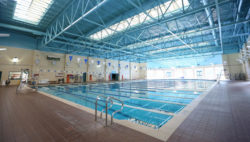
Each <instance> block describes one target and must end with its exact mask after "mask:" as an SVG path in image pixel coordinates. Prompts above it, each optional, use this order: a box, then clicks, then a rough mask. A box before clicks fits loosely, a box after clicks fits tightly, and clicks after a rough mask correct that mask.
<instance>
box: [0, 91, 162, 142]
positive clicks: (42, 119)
mask: <svg viewBox="0 0 250 142" xmlns="http://www.w3.org/2000/svg"><path fill="white" fill-rule="evenodd" d="M15 93H16V87H10V88H5V87H3V88H0V142H55V141H56V142H118V141H119V142H160V140H158V139H155V138H153V137H150V136H148V135H145V134H142V133H140V132H137V131H135V130H132V129H130V128H127V127H124V126H121V125H118V124H115V125H112V126H109V127H104V124H103V123H102V122H95V121H94V115H92V114H90V113H87V112H84V111H82V110H80V109H77V108H74V107H72V106H69V105H67V104H65V103H63V102H60V101H57V100H55V99H52V98H49V97H47V96H44V95H41V94H39V93H36V92H26V93H24V94H19V95H16V94H15Z"/></svg>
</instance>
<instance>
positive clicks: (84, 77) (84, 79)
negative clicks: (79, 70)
mask: <svg viewBox="0 0 250 142" xmlns="http://www.w3.org/2000/svg"><path fill="white" fill-rule="evenodd" d="M82 81H83V82H86V81H87V73H86V72H84V73H83V74H82Z"/></svg>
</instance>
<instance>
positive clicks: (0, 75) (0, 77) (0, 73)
mask: <svg viewBox="0 0 250 142" xmlns="http://www.w3.org/2000/svg"><path fill="white" fill-rule="evenodd" d="M1 79H2V71H0V82H1Z"/></svg>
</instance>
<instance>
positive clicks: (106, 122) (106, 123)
mask: <svg viewBox="0 0 250 142" xmlns="http://www.w3.org/2000/svg"><path fill="white" fill-rule="evenodd" d="M108 100H109V98H107V99H106V121H105V125H106V127H107V126H108Z"/></svg>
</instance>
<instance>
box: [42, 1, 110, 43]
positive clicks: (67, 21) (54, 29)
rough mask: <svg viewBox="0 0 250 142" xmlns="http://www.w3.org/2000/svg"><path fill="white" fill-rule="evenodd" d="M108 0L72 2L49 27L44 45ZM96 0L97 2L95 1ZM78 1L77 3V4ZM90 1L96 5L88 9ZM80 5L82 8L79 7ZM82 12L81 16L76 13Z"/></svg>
mask: <svg viewBox="0 0 250 142" xmlns="http://www.w3.org/2000/svg"><path fill="white" fill-rule="evenodd" d="M107 1H108V0H101V1H92V0H88V1H87V2H86V3H85V1H82V0H74V1H72V2H71V4H70V5H69V7H68V8H66V10H65V11H64V12H63V13H62V14H61V15H60V16H59V17H58V18H57V19H56V20H55V21H54V22H53V24H52V25H50V26H49V27H48V28H47V31H46V36H45V37H44V38H43V40H42V42H43V45H47V44H48V43H50V42H51V41H53V40H54V39H55V38H57V37H58V36H59V35H61V34H62V33H64V32H65V31H66V30H68V29H69V28H71V27H72V26H74V25H75V24H76V23H78V22H79V21H81V20H82V19H83V18H84V17H86V16H87V15H89V14H91V13H92V12H93V11H95V10H96V9H98V8H99V7H101V6H102V5H103V4H105V3H106V2H107ZM94 2H96V3H94ZM76 3H77V5H75V4H76ZM90 3H91V4H92V5H94V7H92V8H90V9H87V8H88V7H89V6H90ZM79 5H81V6H80V8H81V9H80V8H79ZM79 9H80V10H81V11H83V12H82V15H81V16H80V17H76V13H77V12H78V11H79Z"/></svg>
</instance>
